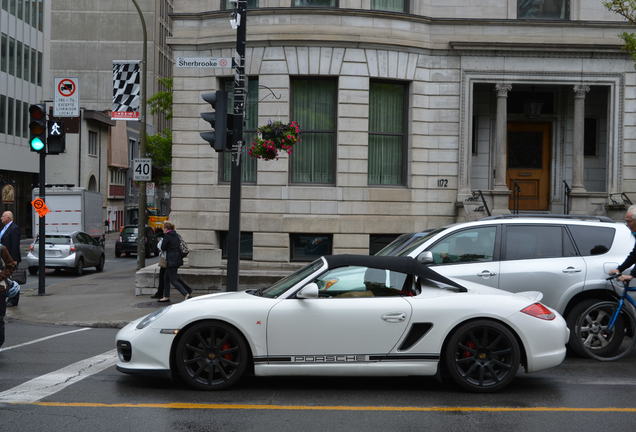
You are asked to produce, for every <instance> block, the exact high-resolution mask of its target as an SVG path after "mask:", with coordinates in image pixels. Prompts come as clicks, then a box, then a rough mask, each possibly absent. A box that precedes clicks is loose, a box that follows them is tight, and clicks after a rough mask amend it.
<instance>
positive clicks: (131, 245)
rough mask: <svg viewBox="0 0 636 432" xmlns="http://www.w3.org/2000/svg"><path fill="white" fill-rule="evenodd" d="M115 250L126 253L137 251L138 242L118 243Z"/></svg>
mask: <svg viewBox="0 0 636 432" xmlns="http://www.w3.org/2000/svg"><path fill="white" fill-rule="evenodd" d="M115 250H116V251H118V252H124V253H137V242H120V243H116V244H115Z"/></svg>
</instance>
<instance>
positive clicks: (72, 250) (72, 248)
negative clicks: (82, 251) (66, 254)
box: [71, 243, 77, 252]
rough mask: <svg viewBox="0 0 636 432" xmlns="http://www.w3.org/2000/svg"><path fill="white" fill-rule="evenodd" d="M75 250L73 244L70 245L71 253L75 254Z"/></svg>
mask: <svg viewBox="0 0 636 432" xmlns="http://www.w3.org/2000/svg"><path fill="white" fill-rule="evenodd" d="M76 250H77V249H76V248H75V244H73V243H71V252H75V251H76Z"/></svg>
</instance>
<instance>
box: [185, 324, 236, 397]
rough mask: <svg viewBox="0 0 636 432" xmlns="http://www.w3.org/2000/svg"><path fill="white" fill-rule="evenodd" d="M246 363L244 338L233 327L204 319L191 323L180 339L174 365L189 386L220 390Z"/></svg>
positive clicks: (234, 377)
mask: <svg viewBox="0 0 636 432" xmlns="http://www.w3.org/2000/svg"><path fill="white" fill-rule="evenodd" d="M247 363H248V349H247V342H245V339H244V338H243V336H242V335H241V334H240V333H239V332H238V331H237V330H236V329H235V328H233V327H231V326H229V325H227V324H224V323H221V322H214V321H205V322H200V323H198V324H195V325H194V326H192V327H190V328H189V329H188V330H186V332H185V333H184V334H183V336H181V338H180V339H179V342H178V345H177V350H176V357H175V365H176V368H177V371H178V374H179V376H180V377H181V379H182V380H183V381H184V382H185V383H186V384H187V385H189V386H190V387H194V388H197V389H201V390H221V389H225V388H228V387H230V386H232V385H233V384H234V383H236V382H237V381H238V380H239V379H240V378H241V376H242V375H243V374H244V372H245V369H246V368H247Z"/></svg>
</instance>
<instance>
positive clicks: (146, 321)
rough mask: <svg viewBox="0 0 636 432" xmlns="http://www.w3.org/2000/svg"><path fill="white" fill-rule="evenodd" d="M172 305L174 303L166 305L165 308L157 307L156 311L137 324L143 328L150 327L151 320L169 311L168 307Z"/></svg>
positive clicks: (139, 328) (139, 327)
mask: <svg viewBox="0 0 636 432" xmlns="http://www.w3.org/2000/svg"><path fill="white" fill-rule="evenodd" d="M171 307H172V305H170V306H166V307H164V308H161V309H157V310H156V311H154V312H153V313H151V314H149V315H146V316H145V317H144V319H142V320H141V321H139V324H137V329H138V330H141V329H143V328H146V327H148V325H150V323H151V322H153V321H154V320H156V319H157V318H159V317H160V316H161V315H163V314H165V313H166V312H167V311H168V309H170V308H171Z"/></svg>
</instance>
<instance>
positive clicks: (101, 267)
mask: <svg viewBox="0 0 636 432" xmlns="http://www.w3.org/2000/svg"><path fill="white" fill-rule="evenodd" d="M105 262H106V257H105V256H104V255H102V256H100V257H99V263H98V264H97V265H96V266H95V270H97V271H98V272H102V271H104V263H105Z"/></svg>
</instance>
